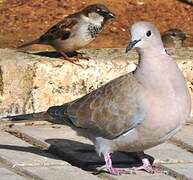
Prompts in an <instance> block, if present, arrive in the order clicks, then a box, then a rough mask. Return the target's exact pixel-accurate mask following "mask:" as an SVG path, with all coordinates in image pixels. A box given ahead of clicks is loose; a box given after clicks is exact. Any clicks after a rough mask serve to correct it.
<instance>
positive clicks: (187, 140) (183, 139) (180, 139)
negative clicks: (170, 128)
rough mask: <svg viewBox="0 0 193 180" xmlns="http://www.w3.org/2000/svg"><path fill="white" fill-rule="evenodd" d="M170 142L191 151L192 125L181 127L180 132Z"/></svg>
mask: <svg viewBox="0 0 193 180" xmlns="http://www.w3.org/2000/svg"><path fill="white" fill-rule="evenodd" d="M172 141H174V142H176V143H177V144H179V145H180V146H182V147H184V148H186V149H188V150H190V151H193V125H192V124H190V125H186V126H185V127H183V128H182V130H181V131H180V132H179V133H177V134H176V135H175V136H174V137H173V138H172Z"/></svg>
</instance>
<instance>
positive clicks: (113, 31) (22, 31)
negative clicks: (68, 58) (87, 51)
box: [0, 0, 193, 49]
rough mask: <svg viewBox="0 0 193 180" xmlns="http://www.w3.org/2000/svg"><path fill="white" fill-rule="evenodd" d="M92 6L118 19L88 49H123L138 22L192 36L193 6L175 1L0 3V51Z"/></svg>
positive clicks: (14, 0)
mask: <svg viewBox="0 0 193 180" xmlns="http://www.w3.org/2000/svg"><path fill="white" fill-rule="evenodd" d="M92 3H103V4H106V5H107V6H108V7H109V8H110V9H112V11H114V12H115V13H116V14H117V18H116V20H114V21H111V22H109V23H108V25H107V26H106V27H105V29H104V31H103V33H102V34H101V35H100V36H99V37H98V38H97V39H96V40H95V41H94V42H93V43H91V44H90V45H89V47H94V48H101V47H125V46H126V44H127V42H128V39H129V33H128V29H129V28H130V26H131V24H133V23H134V22H136V21H139V20H149V21H152V22H153V23H155V24H156V25H157V26H158V27H159V28H160V30H161V31H162V32H163V31H165V30H168V29H169V28H180V29H182V30H183V31H185V32H187V33H193V28H192V27H193V6H191V5H188V4H185V3H182V2H179V1H178V0H162V1H159V0H155V1H152V0H121V1H117V0H66V1H64V0H40V1H37V0H9V1H8V0H3V1H0V14H1V16H0V27H1V29H0V48H5V47H11V48H13V47H16V46H18V45H19V44H21V43H22V42H23V41H25V42H26V41H29V40H32V39H34V38H37V37H38V36H39V35H41V34H42V33H43V32H45V31H46V30H47V29H48V28H49V27H50V26H52V25H53V24H55V23H56V22H58V21H59V20H61V19H62V18H63V17H64V16H66V15H67V14H70V13H73V12H76V11H77V10H80V9H81V8H83V7H85V6H86V5H88V4H92ZM33 48H34V49H39V48H42V47H41V46H34V47H33ZM43 49H45V46H44V47H43Z"/></svg>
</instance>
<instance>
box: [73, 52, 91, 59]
mask: <svg viewBox="0 0 193 180" xmlns="http://www.w3.org/2000/svg"><path fill="white" fill-rule="evenodd" d="M84 54H86V53H80V52H76V57H77V59H78V60H79V59H84V60H87V61H89V60H90V57H88V56H83V55H84Z"/></svg>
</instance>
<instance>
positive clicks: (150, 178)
mask: <svg viewBox="0 0 193 180" xmlns="http://www.w3.org/2000/svg"><path fill="white" fill-rule="evenodd" d="M109 177H111V178H110V179H112V180H126V179H128V180H129V179H135V180H174V179H175V178H173V177H171V176H169V175H165V174H161V173H156V174H148V173H146V172H137V173H136V174H129V175H127V174H122V175H121V176H111V175H109Z"/></svg>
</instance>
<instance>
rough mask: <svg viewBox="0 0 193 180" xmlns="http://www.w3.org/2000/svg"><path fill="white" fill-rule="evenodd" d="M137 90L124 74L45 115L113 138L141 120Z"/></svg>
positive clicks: (133, 78) (142, 113)
mask: <svg viewBox="0 0 193 180" xmlns="http://www.w3.org/2000/svg"><path fill="white" fill-rule="evenodd" d="M141 88H142V87H141V85H140V84H139V83H138V82H137V81H136V79H135V77H134V76H133V74H127V75H124V76H121V77H119V78H117V79H114V80H112V81H110V82H109V83H107V84H106V85H104V86H102V87H101V88H99V89H97V90H95V91H93V92H91V93H90V94H88V95H86V96H83V97H82V98H80V99H78V100H75V101H73V102H71V103H67V104H64V105H62V106H55V107H51V108H49V110H48V113H49V114H50V115H51V116H53V117H59V118H63V117H64V118H66V117H67V118H68V119H70V121H71V122H72V123H73V124H74V125H75V126H76V127H81V128H87V129H90V131H93V133H94V132H97V133H98V134H99V135H100V136H104V137H106V138H110V139H111V138H115V137H117V136H119V135H121V134H123V133H125V132H127V131H129V130H131V129H132V128H134V127H136V126H137V125H138V124H139V123H140V122H141V121H143V120H144V115H145V113H144V111H142V108H141V100H142V99H141V97H142V95H141V92H142V91H141Z"/></svg>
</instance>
